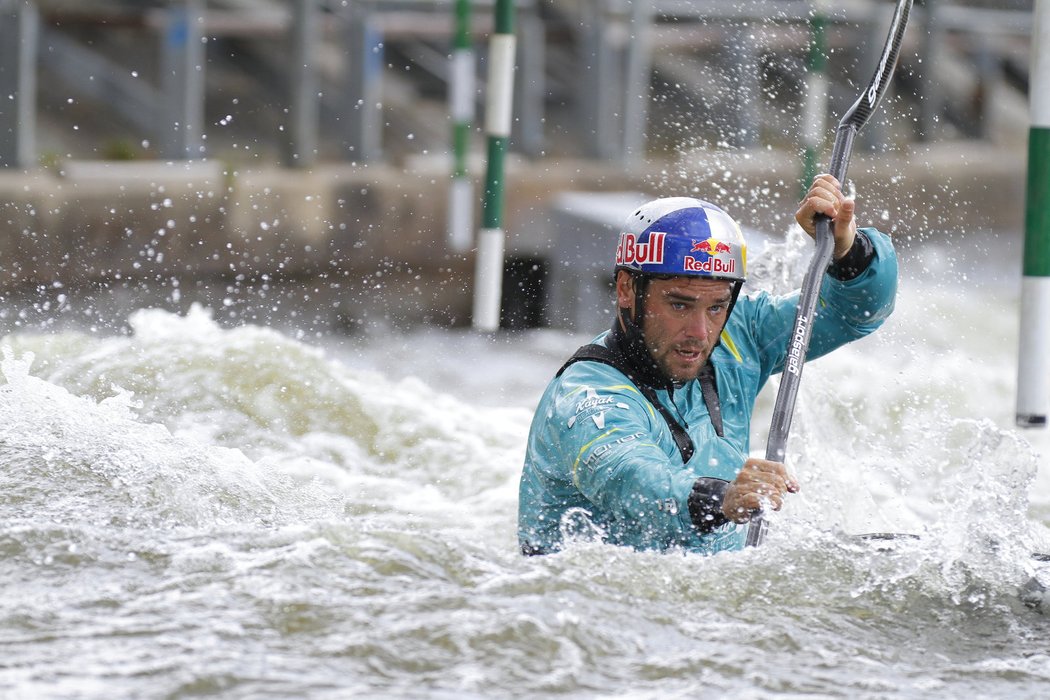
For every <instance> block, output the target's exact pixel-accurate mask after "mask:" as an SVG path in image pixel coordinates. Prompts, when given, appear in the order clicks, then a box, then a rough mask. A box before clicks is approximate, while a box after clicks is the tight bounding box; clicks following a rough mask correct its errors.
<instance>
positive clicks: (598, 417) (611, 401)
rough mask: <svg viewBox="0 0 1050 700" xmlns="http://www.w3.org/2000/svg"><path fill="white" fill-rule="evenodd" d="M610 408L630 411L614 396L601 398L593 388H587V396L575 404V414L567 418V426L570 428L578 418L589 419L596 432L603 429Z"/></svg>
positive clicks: (628, 407)
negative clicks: (592, 422)
mask: <svg viewBox="0 0 1050 700" xmlns="http://www.w3.org/2000/svg"><path fill="white" fill-rule="evenodd" d="M612 408H624V409H627V410H630V408H631V407H630V406H628V405H627V404H625V403H623V402H622V401H617V400H616V397H614V396H601V395H599V394H598V392H597V391H595V390H594V388H593V387H587V394H586V395H585V396H584V397H583V399H582V400H581V401H580V402H579V403H577V404H576V412H575V413H574V414H573V415H572V416H571V417H570V418H569V423H568V426H569V427H570V428H571V427H572V426H574V425H576V421H578V420H579V419H580V418H587V417H590V419H591V420H592V421H594V425H595V426H596V427H597V428H598V430H601V429H602V428H604V427H605V414H606V413H608V412H609V410H610V409H612Z"/></svg>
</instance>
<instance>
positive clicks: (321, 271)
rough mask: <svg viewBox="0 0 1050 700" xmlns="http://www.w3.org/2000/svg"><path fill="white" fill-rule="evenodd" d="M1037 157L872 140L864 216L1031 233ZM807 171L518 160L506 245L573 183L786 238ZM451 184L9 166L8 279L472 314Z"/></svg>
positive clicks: (440, 179)
mask: <svg viewBox="0 0 1050 700" xmlns="http://www.w3.org/2000/svg"><path fill="white" fill-rule="evenodd" d="M1025 158H1026V155H1025V153H1024V152H1021V151H1018V150H1017V149H1004V148H999V147H996V146H994V145H989V144H983V143H970V142H966V143H938V144H933V145H930V146H914V147H912V148H911V150H910V151H909V152H896V153H890V154H881V155H872V154H865V153H858V154H856V155H855V156H854V159H853V163H852V165H851V168H850V176H851V180H852V181H853V182H854V183H855V185H856V188H857V191H858V203H859V218H860V219H861V220H862V222H864V223H873V224H875V225H877V226H879V227H880V228H882V229H884V230H887V231H889V232H891V233H893V234H894V235H895V236H896V237H897V239H898V242H899V243H900V245H902V246H907V245H909V244H911V243H913V242H921V241H923V240H926V239H928V238H930V237H933V236H939V235H943V234H945V233H951V234H952V235H959V236H968V235H971V234H977V233H980V234H982V235H987V233H988V232H996V233H1005V234H1010V233H1015V234H1016V233H1020V231H1021V230H1022V228H1023V221H1024V204H1025V203H1024V187H1025V173H1026V162H1025ZM798 168H799V166H798V161H797V159H796V158H795V156H794V154H791V153H782V152H774V151H771V150H759V151H753V152H735V153H727V152H707V151H698V152H691V153H687V154H684V155H682V156H681V157H680V158H678V159H677V160H674V161H660V162H646V163H639V164H635V165H629V166H620V165H610V164H608V163H598V162H595V161H558V160H537V161H527V160H523V159H518V158H511V159H510V160H509V162H508V169H507V173H506V178H507V182H508V188H507V196H506V205H505V212H506V213H505V221H504V225H505V228H506V230H507V251H508V255H509V256H523V257H529V258H546V259H549V258H550V257H551V256H552V255H553V254H554V253H555V251H556V250H557V248H558V246H559V245H560V243H559V231H558V230H557V228H558V224H557V223H556V222H552V221H551V209H552V206H551V205H552V202H553V201H554V198H555V197H558V196H560V195H563V194H564V193H566V192H572V191H581V192H638V193H640V194H642V195H647V196H654V197H655V196H670V195H681V194H688V195H693V196H700V197H703V198H706V199H710V200H712V201H715V202H717V203H719V204H721V205H722V206H724V207H725V208H726V209H727V210H728V211H730V213H731V214H733V215H734V216H736V217H737V218H738V219H739V220H740V222H741V224H743V225H744V226H745V227H747V228H755V229H759V230H763V231H769V232H770V233H772V234H774V235H776V234H779V233H781V232H783V231H786V230H787V228H788V226H789V225H790V223H791V222H792V220H793V219H792V217H793V213H794V210H795V206H796V200H797V197H798V192H799V185H798ZM477 170H478V171H480V170H481V169H480V168H478V169H477ZM448 183H449V176H448V162H447V158H444V157H435V158H422V159H417V160H414V161H413V162H412V164H411V168H410V169H400V168H395V167H393V166H389V165H384V164H377V165H364V166H352V165H331V166H321V167H317V168H314V169H313V170H310V171H306V172H302V171H296V170H286V169H278V168H272V169H271V168H266V169H257V170H238V169H232V168H230V167H226V166H223V165H221V164H219V163H215V162H204V163H176V164H164V163H154V162H133V163H93V162H69V163H65V164H63V165H62V166H61V168H60V169H59V172H57V173H56V172H52V171H45V170H34V171H31V172H10V171H7V172H4V171H0V251H2V253H0V256H2V257H0V292H3V291H5V290H11V289H15V288H25V287H26V286H33V285H41V286H49V285H53V284H54V283H56V282H57V283H60V284H62V285H64V286H66V287H75V286H76V285H85V284H90V285H96V286H97V285H107V284H110V285H112V284H126V283H127V282H128V281H132V280H134V281H142V282H145V283H151V282H166V281H169V280H172V279H177V280H193V279H200V278H218V279H229V280H232V281H234V282H236V281H239V280H257V279H260V278H264V277H265V278H270V279H274V278H314V279H318V280H321V281H322V282H323V283H324V284H325V285H328V286H329V287H330V288H334V289H336V290H338V295H339V296H341V297H342V298H345V299H346V300H347V303H346V308H345V309H344V310H343V311H342V312H341V313H344V314H345V315H348V316H361V315H370V314H372V315H375V314H381V315H386V316H390V317H396V319H397V320H398V321H404V322H407V323H412V322H416V321H420V320H429V321H434V322H444V323H466V322H468V320H469V312H470V302H471V300H470V290H471V280H472V277H473V258H472V255H471V254H467V255H459V254H456V253H454V252H452V251H451V250H450V249H449V247H448V246H447V244H446V232H445V225H446V221H447V198H448ZM475 192H479V193H480V192H481V184H480V183H476V184H475ZM479 220H480V213H479V212H477V211H476V212H475V221H479ZM613 246H614V243H613V242H610V243H609V257H610V259H611V256H612V249H613Z"/></svg>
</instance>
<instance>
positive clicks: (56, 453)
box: [0, 234, 1050, 699]
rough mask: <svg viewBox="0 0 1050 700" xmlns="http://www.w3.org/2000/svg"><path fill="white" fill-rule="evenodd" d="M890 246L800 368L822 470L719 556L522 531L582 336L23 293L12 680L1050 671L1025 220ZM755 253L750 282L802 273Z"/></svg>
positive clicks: (1012, 684)
mask: <svg viewBox="0 0 1050 700" xmlns="http://www.w3.org/2000/svg"><path fill="white" fill-rule="evenodd" d="M973 235H974V236H976V234H973ZM977 243H980V245H977ZM783 246H784V248H783V250H779V252H778V249H777V247H776V246H771V248H770V251H772V252H773V253H774V254H776V255H779V256H780V258H782V259H784V260H787V261H788V262H789V263H790V262H791V260H794V259H795V258H799V259H801V260H802V261H803V262H804V257H805V256H804V254H803V253H799V252H796V251H801V250H802V247H801V244H799V245H797V246H794V244H792V243H791V241H790V240H789V241H788V242H787V243H784V244H783ZM793 246H794V247H793ZM990 250H991V251H992V252H994V253H995V254H994V255H992V254H990V253H989V251H990ZM776 255H774V257H776ZM901 257H902V263H903V267H904V275H903V278H902V285H901V294H900V299H899V304H898V311H897V312H896V314H895V315H894V316H893V317H892V319H891V320H890V321H889V322H888V323H887V325H886V327H885V328H884V329H883V330H882V331H881V332H880V333H878V334H876V335H875V336H873V337H871V338H868V339H865V340H864V341H861V342H858V343H855V344H853V345H851V346H849V347H847V348H844V349H842V350H840V351H839V352H837V353H835V354H833V355H831V356H829V357H827V358H824V359H822V360H820V361H818V362H814V363H813V364H811V365H808V366H807V369H806V372H805V375H804V378H803V382H802V391H801V395H800V399H799V405H798V408H797V411H796V414H795V421H794V425H793V431H792V437H791V443H790V450H789V452H790V456H789V462H790V466H791V468H792V469H793V470H794V471H795V472H796V474H797V475H798V476H799V478H800V480H801V482H802V491H801V493H799V494H798V495H797V496H794V497H792V498H791V499H790V500H789V503H788V505H787V506H786V507H785V509H784V510H783V511H782V512H781V513H778V514H774V517H773V519H772V523H771V527H770V532H769V536H768V538H767V540H766V542H765V544H764V545H763V546H762V547H760V548H755V549H751V550H748V551H744V552H737V553H724V554H719V555H717V556H714V557H710V558H704V557H700V556H697V555H691V554H682V553H671V554H655V553H638V552H633V551H629V550H625V549H621V548H615V547H611V546H606V545H602V544H599V543H594V542H577V543H574V544H573V545H572V546H571V547H569V548H568V550H567V551H565V552H563V553H560V554H557V555H554V556H548V557H540V558H523V557H521V556H520V555H519V554H518V550H517V542H516V537H515V519H516V508H517V482H518V477H519V474H520V467H521V461H522V456H523V453H524V444H525V437H526V433H527V430H528V426H529V421H530V419H531V413H532V409H533V408H534V406H535V404H536V402H537V400H538V398H539V396H540V393H541V392H542V390H543V387H544V385H545V383H546V382H547V380H548V379H549V377H550V376H551V375H552V373H553V372H554V371H555V370H556V369H557V367H558V366H559V365H560V363H561V362H562V361H563V359H564V358H565V357H567V356H568V355H569V354H570V353H571V352H572V350H574V349H575V348H576V347H577V346H578V345H579V344H581V343H582V342H585V341H587V340H588V339H589V337H590V335H591V333H587V334H582V335H581V334H572V333H566V332H562V331H558V330H553V329H537V330H531V331H523V332H515V333H509V332H508V333H499V334H495V335H491V336H488V335H484V336H483V335H477V334H474V333H472V332H471V331H469V330H465V329H446V328H432V327H422V328H415V329H409V330H404V329H402V330H394V329H389V328H388V329H385V330H384V329H381V328H378V327H377V328H375V329H371V330H367V331H365V332H361V333H356V334H354V335H341V334H339V333H335V332H331V333H328V332H325V333H318V332H315V329H312V328H305V329H299V330H298V331H297V330H296V328H295V319H294V318H293V319H284V322H283V323H279V324H278V323H274V324H269V323H265V324H264V323H260V322H252V321H244V322H239V323H230V322H228V318H227V316H225V315H224V312H223V308H222V306H221V304H216V305H209V306H200V305H198V306H192V307H190V310H189V311H185V310H182V311H179V312H177V313H176V312H172V311H169V310H165V309H164V308H141V309H135V310H133V311H131V312H130V313H127V314H126V315H123V316H122V317H121V318H120V319H119V321H120V323H119V324H105V323H93V322H90V321H85V320H84V319H88V318H99V317H100V314H95V315H94V316H92V315H91V314H90V313H86V312H85V311H84V310H83V309H80V310H78V309H76V308H75V307H76V302H75V301H74V300H71V299H61V300H60V303H58V306H61V307H62V308H61V309H58V308H57V306H56V308H55V309H41V308H35V309H27V308H17V303H16V302H13V301H11V300H8V302H7V306H6V307H5V308H4V309H3V315H2V316H0V319H2V320H3V323H4V327H3V328H4V332H3V338H2V340H0V344H2V346H3V358H2V373H3V374H2V377H3V378H2V379H0V516H2V517H0V585H2V589H3V591H4V596H3V598H2V600H0V697H5V698H188V697H209V696H211V697H222V698H350V697H370V698H383V697H390V698H394V697H397V698H401V697H413V698H449V699H451V698H500V697H521V698H539V697H581V698H584V697H586V698H591V697H618V698H648V697H652V698H656V697H659V698H668V697H670V698H687V697H688V698H696V697H703V698H715V697H737V698H774V697H775V698H824V697H830V698H835V697H842V698H897V697H906V698H923V697H930V698H945V697H956V698H958V697H973V698H1035V697H1045V695H1046V693H1047V688H1050V613H1048V615H1044V614H1043V613H1042V612H1041V611H1040V609H1038V608H1037V607H1035V608H1033V607H1029V606H1028V605H1026V604H1025V603H1023V602H1022V600H1021V598H1020V597H1019V591H1020V589H1021V588H1022V587H1023V586H1024V585H1025V584H1026V582H1028V581H1029V580H1030V579H1031V578H1032V577H1033V575H1035V574H1037V573H1038V564H1039V562H1038V561H1037V560H1036V559H1035V558H1033V557H1032V554H1033V553H1038V552H1047V551H1050V529H1048V527H1047V526H1048V525H1050V462H1048V454H1050V442H1048V440H1047V437H1046V434H1045V432H1039V431H1036V432H1022V431H1020V430H1019V429H1016V428H1014V427H1013V415H1014V404H1013V402H1014V393H1015V385H1016V377H1015V374H1014V373H1015V369H1014V368H1015V366H1016V351H1017V350H1016V348H1017V334H1018V327H1017V326H1018V320H1017V304H1018V298H1019V277H1018V272H1017V270H1018V269H1019V266H1018V265H1017V259H1018V258H1019V251H1018V246H1017V244H1016V240H1013V239H1009V240H1007V239H1003V238H1000V237H996V236H991V235H989V236H988V237H987V238H968V239H967V240H965V241H964V240H953V239H952V237H951V236H947V237H945V238H944V239H941V240H940V241H939V242H928V243H926V244H924V245H921V246H920V245H914V246H906V247H905V248H904V249H903V250H902V253H901ZM756 263H757V266H756V271H757V277H758V278H759V279H758V280H757V282H756V285H757V286H763V285H765V286H766V287H768V288H774V289H775V288H777V287H778V286H783V285H784V284H785V283H786V281H788V280H792V279H793V280H797V279H800V278H801V277H800V275H798V272H799V270H800V269H801V265H802V263H801V262H797V261H796V262H795V263H792V264H788V263H785V266H784V267H783V268H782V269H774V270H772V271H770V270H766V271H765V273H763V269H762V264H761V262H760V261H759V260H757V259H756ZM772 267H775V266H772ZM763 275H764V279H763ZM183 301H185V299H183ZM160 306H163V304H161V305H160ZM50 312H53V313H54V315H56V316H57V317H60V318H66V319H67V321H68V319H69V318H71V317H75V318H79V319H81V320H80V321H79V322H61V323H54V322H41V319H42V318H44V317H45V316H47V315H48V313H50ZM63 313H64V314H65V316H64V317H63ZM220 318H221V319H222V320H223V322H221V323H220V322H219V320H220ZM118 326H119V327H118ZM594 330H595V331H596V332H597V331H599V330H601V328H595V329H594ZM774 390H775V386H771V387H770V388H769V389H768V390H767V391H766V392H765V393H764V394H763V396H762V398H761V400H760V406H759V411H758V414H757V415H758V419H757V420H756V424H755V426H754V429H753V433H754V440H753V448H754V449H755V451H756V453H759V454H761V453H762V452H764V441H765V434H766V431H767V429H768V415H769V412H770V408H771V406H772V400H773V396H774ZM869 532H893V533H910V534H914V535H918V537H917V538H916V539H909V540H896V541H893V542H890V543H885V544H884V546H878V545H873V544H871V543H869V542H864V541H861V540H858V539H856V538H855V537H854V535H856V534H858V533H869Z"/></svg>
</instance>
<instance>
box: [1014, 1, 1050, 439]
mask: <svg viewBox="0 0 1050 700" xmlns="http://www.w3.org/2000/svg"><path fill="white" fill-rule="evenodd" d="M1033 15H1034V18H1033V19H1034V22H1033V27H1032V45H1031V51H1032V75H1031V80H1030V83H1029V84H1030V85H1031V88H1030V89H1029V91H1028V94H1029V104H1030V111H1031V126H1030V127H1029V131H1028V188H1027V193H1026V204H1025V237H1024V262H1023V270H1022V274H1023V276H1022V280H1021V335H1020V343H1019V346H1018V362H1017V425H1018V426H1021V427H1025V428H1046V425H1047V420H1046V417H1047V413H1048V412H1050V411H1048V409H1050V0H1036V2H1035V7H1034V9H1033Z"/></svg>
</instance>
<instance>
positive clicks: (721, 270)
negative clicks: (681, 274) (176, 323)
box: [682, 255, 736, 275]
mask: <svg viewBox="0 0 1050 700" xmlns="http://www.w3.org/2000/svg"><path fill="white" fill-rule="evenodd" d="M682 269H683V270H684V271H685V272H706V273H708V274H711V275H718V274H723V275H732V274H735V273H736V260H735V259H730V260H722V259H721V258H708V259H707V260H699V259H697V258H694V257H693V256H691V255H687V256H685V259H684V260H682Z"/></svg>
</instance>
